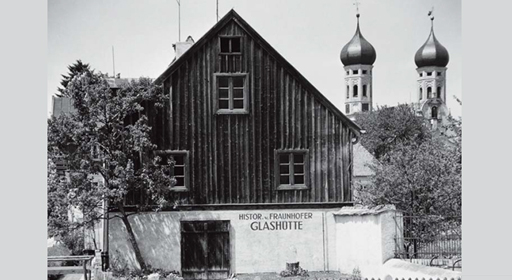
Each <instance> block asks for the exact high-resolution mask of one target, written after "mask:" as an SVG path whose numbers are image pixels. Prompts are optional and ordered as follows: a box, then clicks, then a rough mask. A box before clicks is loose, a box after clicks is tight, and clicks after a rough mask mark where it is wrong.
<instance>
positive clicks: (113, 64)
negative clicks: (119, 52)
mask: <svg viewBox="0 0 512 280" xmlns="http://www.w3.org/2000/svg"><path fill="white" fill-rule="evenodd" d="M112 70H113V71H114V74H113V75H112V77H114V78H115V77H116V62H115V60H114V46H112Z"/></svg>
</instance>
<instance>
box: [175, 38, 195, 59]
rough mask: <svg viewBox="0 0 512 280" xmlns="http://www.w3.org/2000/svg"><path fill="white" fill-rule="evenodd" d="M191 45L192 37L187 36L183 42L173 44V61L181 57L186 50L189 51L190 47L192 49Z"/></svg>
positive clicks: (192, 42)
mask: <svg viewBox="0 0 512 280" xmlns="http://www.w3.org/2000/svg"><path fill="white" fill-rule="evenodd" d="M193 44H194V39H192V36H188V37H187V40H186V41H185V42H177V43H176V44H173V45H172V47H173V48H174V53H175V56H176V57H175V58H174V60H176V59H178V58H179V57H180V56H182V55H183V54H184V53H185V52H186V51H187V50H188V49H190V47H192V45H193Z"/></svg>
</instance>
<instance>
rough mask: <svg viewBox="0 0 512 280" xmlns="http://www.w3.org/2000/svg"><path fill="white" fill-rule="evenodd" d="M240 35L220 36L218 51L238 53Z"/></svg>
mask: <svg viewBox="0 0 512 280" xmlns="http://www.w3.org/2000/svg"><path fill="white" fill-rule="evenodd" d="M240 42H241V40H240V37H221V38H220V52H221V53H239V52H240Z"/></svg>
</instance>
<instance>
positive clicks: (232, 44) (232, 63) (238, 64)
mask: <svg viewBox="0 0 512 280" xmlns="http://www.w3.org/2000/svg"><path fill="white" fill-rule="evenodd" d="M219 40H220V53H219V59H220V72H224V73H236V72H241V71H242V37H240V36H224V37H220V38H219Z"/></svg>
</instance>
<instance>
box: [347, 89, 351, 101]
mask: <svg viewBox="0 0 512 280" xmlns="http://www.w3.org/2000/svg"><path fill="white" fill-rule="evenodd" d="M349 98H350V87H349V86H347V99H349Z"/></svg>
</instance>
